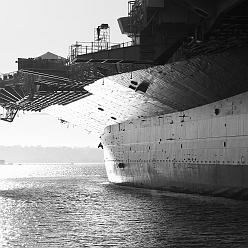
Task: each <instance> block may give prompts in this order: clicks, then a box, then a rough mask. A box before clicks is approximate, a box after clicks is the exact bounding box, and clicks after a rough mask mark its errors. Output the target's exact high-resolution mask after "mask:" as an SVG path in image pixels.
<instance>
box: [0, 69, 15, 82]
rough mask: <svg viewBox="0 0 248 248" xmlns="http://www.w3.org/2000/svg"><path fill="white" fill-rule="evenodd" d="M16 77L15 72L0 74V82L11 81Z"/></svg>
mask: <svg viewBox="0 0 248 248" xmlns="http://www.w3.org/2000/svg"><path fill="white" fill-rule="evenodd" d="M16 76H17V71H13V72H8V73H0V81H1V80H11V79H13V78H14V77H16Z"/></svg>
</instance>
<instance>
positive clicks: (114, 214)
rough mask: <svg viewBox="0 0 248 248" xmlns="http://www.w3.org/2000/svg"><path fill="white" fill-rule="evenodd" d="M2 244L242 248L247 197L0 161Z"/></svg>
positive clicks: (246, 240) (247, 234)
mask: <svg viewBox="0 0 248 248" xmlns="http://www.w3.org/2000/svg"><path fill="white" fill-rule="evenodd" d="M0 247H8V248H11V247H28V248H32V247H34V248H36V247H42V248H43V247H118V248H119V247H125V248H126V247H139V248H140V247H156V248H157V247H232V248H233V247H248V203H246V202H240V201H234V200H227V199H223V198H210V197H209V198H208V197H200V196H192V195H185V194H173V193H167V192H161V191H154V190H145V189H133V188H127V187H117V186H114V185H110V184H108V183H107V178H106V175H105V170H104V166H103V165H95V164H91V165H82V164H81V165H79V164H75V165H72V164H71V165H70V164H64V165H61V164H60V165H52V164H50V165H8V166H1V167H0Z"/></svg>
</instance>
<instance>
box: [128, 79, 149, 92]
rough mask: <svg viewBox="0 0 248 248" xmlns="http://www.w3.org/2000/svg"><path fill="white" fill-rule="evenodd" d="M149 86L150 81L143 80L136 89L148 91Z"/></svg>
mask: <svg viewBox="0 0 248 248" xmlns="http://www.w3.org/2000/svg"><path fill="white" fill-rule="evenodd" d="M149 86H150V83H149V82H148V81H143V82H142V83H140V84H139V85H138V87H137V88H136V91H141V92H143V93H146V91H147V89H148V87H149ZM129 87H130V86H129Z"/></svg>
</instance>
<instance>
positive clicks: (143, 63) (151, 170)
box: [0, 0, 248, 200]
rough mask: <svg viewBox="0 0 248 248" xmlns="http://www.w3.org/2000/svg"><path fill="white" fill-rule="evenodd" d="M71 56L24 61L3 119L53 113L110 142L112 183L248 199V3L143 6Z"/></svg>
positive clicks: (141, 0) (150, 2)
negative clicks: (122, 38)
mask: <svg viewBox="0 0 248 248" xmlns="http://www.w3.org/2000/svg"><path fill="white" fill-rule="evenodd" d="M118 22H119V26H120V29H121V32H122V33H123V34H126V35H128V36H129V37H130V38H131V42H129V43H122V44H112V43H111V42H110V35H109V34H110V32H109V26H108V24H101V25H99V26H98V27H97V28H96V29H95V34H94V42H89V43H87V42H76V43H75V44H73V45H71V47H70V52H69V57H68V59H64V58H61V57H58V56H56V55H54V54H52V53H47V54H45V55H42V56H40V57H38V58H30V59H23V58H19V59H18V71H17V72H14V73H9V74H5V75H2V80H1V81H0V89H1V90H0V105H1V106H2V107H3V108H4V110H5V111H4V113H2V115H1V119H2V120H4V121H13V119H14V117H15V115H16V113H17V112H18V111H20V110H23V111H44V112H46V113H49V114H52V115H54V116H56V117H58V119H59V120H60V121H61V122H62V123H67V122H70V123H73V124H76V125H79V126H80V127H82V129H85V130H87V131H88V132H95V133H98V134H99V135H100V136H101V140H102V141H101V143H100V144H99V147H100V148H103V149H104V157H105V165H106V171H107V174H108V178H109V180H110V182H113V183H116V184H121V185H129V186H135V187H147V188H154V189H163V190H172V191H176V192H184V193H197V194H205V195H213V196H224V197H230V198H237V199H245V200H247V199H248V1H247V0H216V1H205V0H167V1H164V0H135V1H130V2H129V3H128V15H127V16H126V17H121V18H119V19H118Z"/></svg>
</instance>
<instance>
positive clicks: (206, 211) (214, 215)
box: [106, 184, 248, 247]
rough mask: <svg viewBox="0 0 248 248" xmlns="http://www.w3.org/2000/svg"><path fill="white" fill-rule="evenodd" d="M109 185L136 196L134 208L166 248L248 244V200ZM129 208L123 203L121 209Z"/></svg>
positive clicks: (131, 196) (118, 190)
mask: <svg viewBox="0 0 248 248" xmlns="http://www.w3.org/2000/svg"><path fill="white" fill-rule="evenodd" d="M106 187H107V188H108V190H110V191H113V194H116V195H118V196H121V197H124V198H129V199H133V201H134V202H135V203H136V206H133V210H134V209H136V210H137V212H139V213H140V217H141V218H142V215H143V216H146V218H145V219H146V221H147V222H148V223H149V227H150V230H152V231H151V233H152V232H153V234H154V235H155V237H156V240H160V241H161V242H160V245H164V247H167V245H171V247H194V246H195V247H248V236H247V233H248V202H244V201H237V200H232V199H226V198H222V197H218V198H216V197H206V196H199V195H191V194H181V193H171V192H166V191H160V190H149V189H144V188H132V187H127V186H117V185H113V184H109V185H106ZM128 207H129V206H128V204H125V203H124V205H122V206H119V211H123V208H128ZM124 211H125V210H124ZM155 230H156V231H155ZM158 245H159V244H158ZM158 247H163V246H158ZM169 247H170V246H169Z"/></svg>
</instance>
